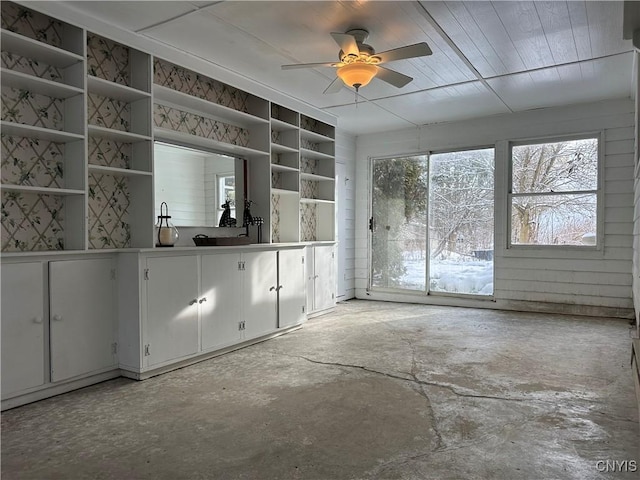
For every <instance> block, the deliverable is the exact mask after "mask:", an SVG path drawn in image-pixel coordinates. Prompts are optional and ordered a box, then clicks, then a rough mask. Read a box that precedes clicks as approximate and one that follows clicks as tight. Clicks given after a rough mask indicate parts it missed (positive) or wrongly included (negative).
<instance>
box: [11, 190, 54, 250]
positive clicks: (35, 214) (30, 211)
mask: <svg viewBox="0 0 640 480" xmlns="http://www.w3.org/2000/svg"><path fill="white" fill-rule="evenodd" d="M63 202H64V200H63V197H60V196H56V195H39V194H33V193H23V192H12V191H4V192H2V218H1V220H2V221H1V223H2V251H3V252H24V251H41V250H63V249H64V219H63V211H64V209H63V206H64V204H63Z"/></svg>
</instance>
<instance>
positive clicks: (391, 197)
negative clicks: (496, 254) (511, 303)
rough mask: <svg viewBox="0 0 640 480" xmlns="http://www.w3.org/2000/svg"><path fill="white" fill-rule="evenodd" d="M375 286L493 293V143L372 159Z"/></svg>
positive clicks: (483, 293) (372, 273) (372, 241)
mask: <svg viewBox="0 0 640 480" xmlns="http://www.w3.org/2000/svg"><path fill="white" fill-rule="evenodd" d="M371 173H372V182H371V185H372V190H371V212H372V216H371V220H370V230H371V232H370V233H371V255H370V272H371V278H370V286H371V288H372V289H374V290H375V289H395V290H414V291H421V292H425V293H451V294H463V295H465V294H470V295H492V294H493V229H494V222H493V211H494V206H493V205H494V201H493V190H494V150H493V149H492V148H491V149H478V150H465V151H457V152H447V153H438V154H432V155H430V156H427V155H421V156H411V157H396V158H386V159H374V160H373V161H372V168H371Z"/></svg>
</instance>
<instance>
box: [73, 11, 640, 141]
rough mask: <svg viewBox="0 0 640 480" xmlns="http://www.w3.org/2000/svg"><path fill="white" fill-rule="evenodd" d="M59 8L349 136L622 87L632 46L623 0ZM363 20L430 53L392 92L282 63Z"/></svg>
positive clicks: (325, 52) (388, 41) (316, 51)
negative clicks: (210, 66)
mask: <svg viewBox="0 0 640 480" xmlns="http://www.w3.org/2000/svg"><path fill="white" fill-rule="evenodd" d="M64 3H66V4H67V5H68V6H69V7H70V8H72V9H75V10H79V11H81V12H82V13H83V14H86V15H89V16H92V17H95V18H97V19H99V20H101V21H104V22H107V23H110V24H113V25H117V26H118V27H120V28H124V29H126V30H130V31H132V32H135V33H137V34H139V35H144V36H146V37H149V38H151V39H153V40H155V41H159V42H161V43H164V44H167V45H171V46H173V47H175V48H177V49H179V50H183V51H185V52H189V53H191V54H193V55H196V56H199V57H201V58H203V59H205V60H207V61H210V62H212V63H214V64H216V65H219V66H223V67H225V68H227V69H229V70H232V71H234V72H236V73H239V74H241V75H244V76H246V77H249V78H252V79H255V80H256V81H258V82H260V83H262V84H264V85H267V86H269V87H271V88H273V89H275V90H277V91H280V92H282V93H285V94H287V95H289V96H292V97H295V98H297V99H299V100H302V101H304V102H307V103H309V104H311V105H314V106H316V107H318V108H321V109H323V110H325V111H327V112H329V113H331V114H333V115H336V116H337V117H338V118H339V125H340V127H341V128H343V129H345V130H346V131H348V132H351V133H354V134H363V133H371V132H378V131H384V130H395V129H401V128H406V127H411V126H415V125H423V124H427V123H435V122H444V121H451V120H460V119H466V118H474V117H482V116H487V115H494V114H499V113H507V112H513V111H520V110H527V109H532V108H540V107H547V106H554V105H566V104H571V103H580V102H587V101H592V100H601V99H607V98H620V97H628V96H631V93H632V73H631V72H632V67H633V54H632V51H633V47H632V44H631V41H630V40H623V39H622V26H623V2H614V1H605V2H595V1H544V2H543V1H510V2H505V1H498V2H484V1H467V2H462V1H454V2H412V1H367V0H360V1H322V2H306V1H300V2H294V1H285V2H272V1H257V2H250V1H238V0H232V1H221V2H188V1H174V2H171V1H161V2H149V1H128V2H111V1H108V2H107V1H87V2H76V1H73V2H64ZM354 27H359V28H365V29H367V30H369V32H370V36H369V38H368V40H367V43H368V44H370V45H372V46H373V47H374V48H375V49H376V51H378V52H381V51H384V50H389V49H393V48H397V47H401V46H404V45H408V44H412V43H417V42H427V43H428V44H429V46H430V47H431V49H432V50H433V55H431V56H428V57H422V58H416V59H411V60H400V61H397V62H393V63H391V64H388V66H389V67H391V68H393V69H394V70H397V71H399V72H402V73H404V74H406V75H410V76H412V77H413V78H414V80H413V82H411V83H410V84H408V85H407V86H406V87H404V88H402V89H397V88H395V87H392V86H390V85H388V84H386V83H384V82H382V81H380V80H377V79H374V80H373V81H372V82H371V83H370V84H369V85H367V86H366V87H363V88H362V89H361V92H360V94H361V97H360V100H359V103H358V105H357V106H356V105H355V103H354V102H355V93H354V91H353V90H350V89H348V88H346V87H344V88H343V89H342V90H341V91H340V92H339V93H337V94H333V95H323V94H322V92H323V91H324V89H325V88H326V87H327V86H328V85H329V83H330V82H331V81H332V80H333V79H334V78H335V69H334V68H330V67H323V68H316V69H296V70H287V71H283V70H281V68H280V66H281V65H282V64H289V63H308V62H326V61H335V60H337V55H338V50H339V48H338V47H337V45H336V44H335V42H334V41H333V39H332V38H331V37H330V36H329V33H330V32H344V31H346V30H348V29H349V28H354Z"/></svg>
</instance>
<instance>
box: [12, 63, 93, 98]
mask: <svg viewBox="0 0 640 480" xmlns="http://www.w3.org/2000/svg"><path fill="white" fill-rule="evenodd" d="M0 76H2V86H3V87H4V86H7V87H10V88H18V89H21V90H28V91H30V92H33V93H38V94H40V95H46V96H47V97H52V98H69V97H74V96H76V95H81V94H82V93H84V91H83V90H82V89H81V88H78V87H72V86H71V85H67V84H65V83H60V82H55V81H53V80H48V79H46V78H40V77H35V76H33V75H29V74H26V73H22V72H15V71H13V70H8V69H6V68H2V69H0Z"/></svg>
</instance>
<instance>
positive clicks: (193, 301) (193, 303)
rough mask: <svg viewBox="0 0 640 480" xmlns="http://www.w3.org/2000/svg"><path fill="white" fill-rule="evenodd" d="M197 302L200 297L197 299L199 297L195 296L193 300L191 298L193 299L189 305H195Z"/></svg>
mask: <svg viewBox="0 0 640 480" xmlns="http://www.w3.org/2000/svg"><path fill="white" fill-rule="evenodd" d="M196 303H198V299H197V298H194V299H193V300H191V301H190V302H189V305H195V304H196Z"/></svg>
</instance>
